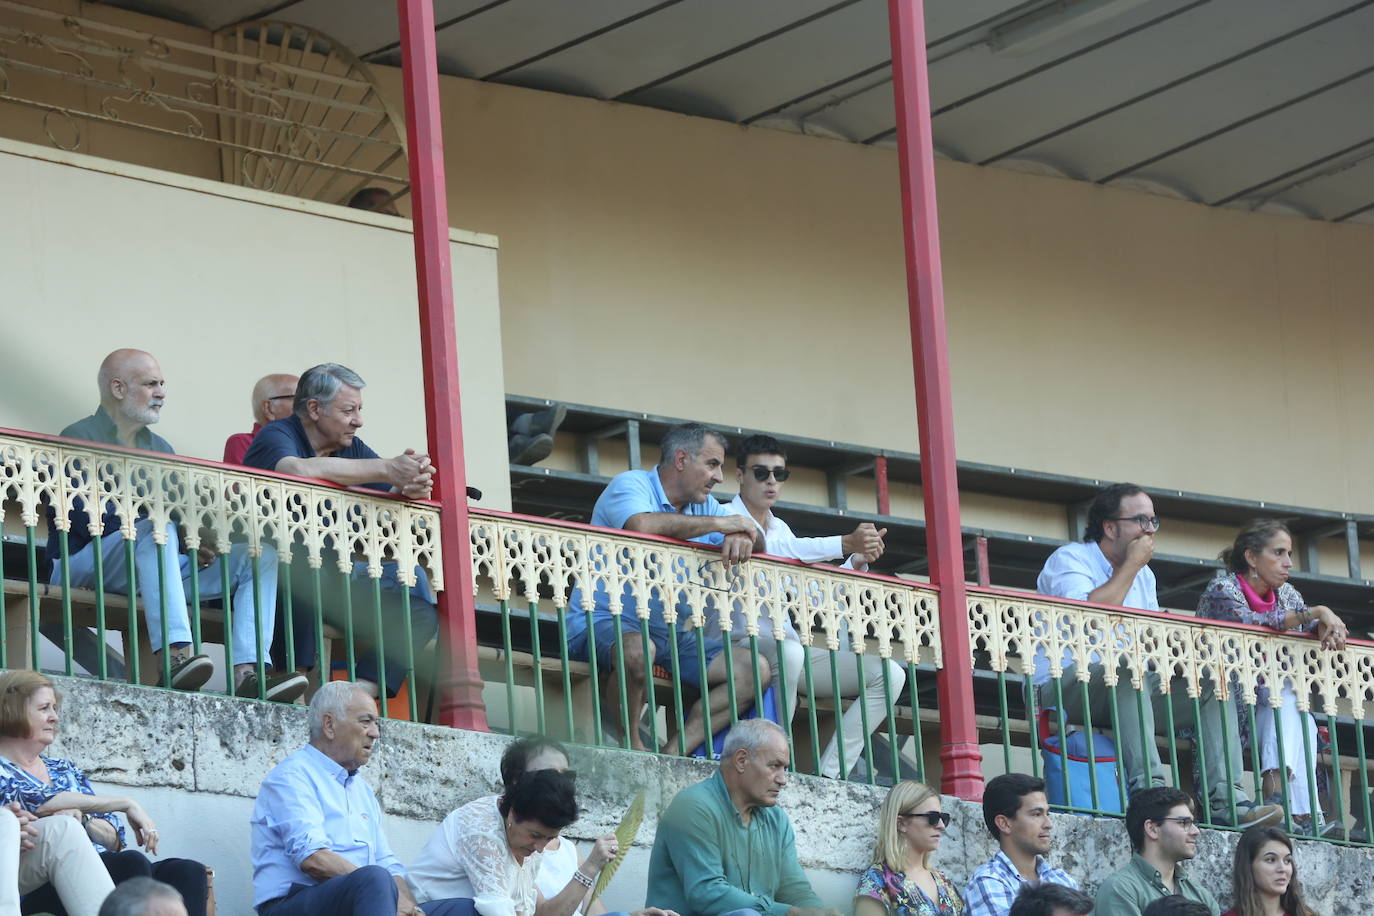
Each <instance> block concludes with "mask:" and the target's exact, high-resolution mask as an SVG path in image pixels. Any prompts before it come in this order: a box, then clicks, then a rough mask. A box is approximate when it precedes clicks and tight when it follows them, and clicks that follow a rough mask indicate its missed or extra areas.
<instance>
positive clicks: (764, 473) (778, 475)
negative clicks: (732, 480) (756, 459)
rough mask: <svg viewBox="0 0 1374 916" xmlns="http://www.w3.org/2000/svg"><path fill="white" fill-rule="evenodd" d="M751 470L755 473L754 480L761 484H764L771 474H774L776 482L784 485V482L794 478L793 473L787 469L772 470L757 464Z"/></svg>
mask: <svg viewBox="0 0 1374 916" xmlns="http://www.w3.org/2000/svg"><path fill="white" fill-rule="evenodd" d="M749 470H751V471H753V472H754V479H755V480H757V481H758V482H759V483H763V482H764V481H765V480H767V479H768V475H769V474H772V475H773V479H774V480H776V481H777V482H778V483H782V482H783V481H784V480H786V479H787V478H789V477H791V476H792V472H791V471H789V470H787V468H770V467H765V466H764V465H762V464H756V465H754V466H753V467H751V468H750V469H749Z"/></svg>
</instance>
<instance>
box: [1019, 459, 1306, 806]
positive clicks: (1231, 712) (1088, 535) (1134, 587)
mask: <svg viewBox="0 0 1374 916" xmlns="http://www.w3.org/2000/svg"><path fill="white" fill-rule="evenodd" d="M1158 531H1159V517H1158V516H1156V515H1155V508H1154V502H1153V501H1152V500H1151V499H1150V495H1149V494H1148V493H1146V492H1145V491H1144V490H1143V489H1141V488H1140V487H1138V486H1136V485H1135V484H1132V483H1118V484H1112V485H1111V486H1109V487H1107V488H1106V489H1104V490H1102V491H1101V492H1100V493H1098V494H1097V496H1096V497H1094V498H1093V501H1092V504H1091V505H1090V506H1089V507H1088V524H1087V527H1086V529H1085V530H1084V533H1083V540H1082V541H1078V542H1074V543H1069V544H1065V545H1064V546H1062V547H1060V548H1059V549H1058V550H1056V551H1055V552H1054V553H1053V554H1051V555H1050V558H1049V559H1048V560H1046V561H1045V567H1044V568H1043V569H1042V570H1041V571H1040V576H1039V578H1038V579H1037V581H1036V590H1037V591H1039V592H1040V594H1042V595H1053V596H1055V597H1058V598H1071V599H1074V600H1077V601H1092V602H1096V603H1098V604H1110V605H1116V606H1118V607H1127V608H1138V609H1140V610H1145V611H1158V610H1159V599H1158V597H1157V595H1156V593H1155V574H1154V572H1153V571H1151V569H1150V565H1149V564H1150V559H1151V558H1152V557H1153V556H1154V552H1155V534H1156V533H1157V532H1158ZM1036 629H1037V634H1038V635H1042V634H1044V633H1045V632H1046V631H1047V629H1048V622H1047V621H1044V620H1038V621H1036ZM1061 665H1062V668H1063V671H1062V673H1061V674H1060V676H1059V681H1058V688H1059V690H1058V691H1056V684H1055V680H1054V678H1053V677H1052V676H1051V672H1050V660H1049V655H1048V654H1047V653H1046V651H1045V649H1044V647H1043V646H1039V647H1037V648H1036V651H1035V660H1034V676H1033V682H1034V690H1033V692H1034V699H1035V703H1036V707H1037V708H1038V709H1048V710H1054V709H1056V708H1057V707H1058V703H1059V699H1060V697H1061V696H1062V700H1063V704H1064V708H1063V718H1064V721H1065V723H1066V724H1073V725H1085V724H1086V723H1085V722H1084V716H1083V708H1084V706H1085V705H1086V706H1087V707H1088V717H1089V718H1090V719H1091V720H1092V725H1093V727H1094V728H1102V727H1110V726H1111V725H1112V722H1113V717H1112V708H1111V703H1112V697H1113V695H1114V696H1115V698H1116V711H1115V712H1116V719H1115V721H1116V724H1117V727H1118V728H1119V730H1120V731H1119V733H1118V737H1119V739H1120V747H1121V760H1120V761H1118V766H1120V767H1122V769H1123V771H1124V775H1125V777H1126V789H1127V792H1128V793H1129V794H1130V795H1132V796H1134V795H1135V794H1136V793H1137V792H1140V791H1142V790H1144V789H1147V788H1150V787H1151V786H1162V785H1163V784H1164V777H1165V772H1166V771H1165V768H1164V765H1163V764H1162V762H1161V760H1160V756H1159V746H1158V744H1157V743H1156V742H1155V740H1154V737H1153V736H1154V735H1155V734H1156V732H1155V720H1156V719H1159V718H1164V717H1166V716H1167V715H1168V712H1169V710H1167V709H1166V708H1165V705H1164V704H1165V703H1169V704H1171V706H1172V712H1173V721H1174V724H1175V725H1176V726H1177V727H1178V728H1185V727H1190V728H1192V729H1193V730H1194V733H1195V734H1197V736H1198V740H1199V742H1200V743H1201V745H1202V756H1203V757H1204V758H1205V760H1206V769H1207V772H1206V773H1205V774H1204V778H1203V782H1204V783H1205V785H1206V787H1207V796H1208V807H1209V808H1210V821H1209V822H1210V823H1213V824H1221V825H1226V826H1235V825H1240V824H1244V825H1252V824H1270V823H1274V822H1276V821H1277V820H1278V819H1279V818H1280V817H1282V816H1283V810H1282V809H1281V808H1279V807H1278V806H1277V805H1256V804H1255V803H1254V802H1252V801H1251V800H1250V796H1249V795H1247V794H1246V792H1245V790H1244V788H1243V787H1242V785H1241V782H1242V775H1243V770H1242V766H1243V764H1242V760H1243V759H1244V755H1243V754H1242V753H1241V746H1240V729H1239V723H1238V721H1237V719H1236V712H1235V707H1234V705H1231V704H1228V705H1227V706H1226V707H1225V708H1223V707H1222V704H1221V703H1219V702H1217V696H1216V690H1215V685H1214V684H1213V683H1212V682H1211V681H1210V680H1207V679H1204V680H1203V681H1202V695H1201V696H1200V697H1199V698H1198V700H1197V705H1196V708H1197V710H1198V712H1199V714H1200V716H1201V721H1200V722H1199V721H1195V720H1194V701H1193V700H1192V698H1190V697H1189V695H1188V688H1187V685H1186V684H1185V683H1184V682H1183V681H1182V679H1175V683H1173V684H1171V685H1170V691H1169V694H1168V695H1167V696H1165V695H1163V694H1162V693H1161V692H1160V683H1159V675H1158V674H1157V673H1155V672H1154V671H1150V672H1148V673H1147V674H1146V675H1145V678H1144V682H1143V686H1142V688H1141V691H1143V693H1144V696H1143V697H1142V696H1138V694H1139V693H1140V692H1141V691H1138V690H1137V689H1136V688H1135V687H1134V686H1133V685H1132V676H1131V670H1130V669H1129V668H1128V667H1127V666H1126V664H1125V663H1124V662H1123V663H1122V664H1121V665H1120V666H1119V667H1118V669H1117V684H1116V688H1115V691H1113V690H1112V689H1111V688H1110V687H1108V685H1107V682H1106V673H1107V672H1106V666H1105V665H1103V664H1102V663H1101V656H1100V655H1099V654H1098V653H1097V652H1093V653H1092V655H1091V656H1090V659H1089V666H1088V671H1089V679H1088V680H1087V681H1080V680H1079V679H1078V673H1077V672H1078V668H1077V665H1076V663H1075V661H1074V658H1073V653H1072V651H1071V650H1070V649H1068V648H1066V649H1065V650H1064V654H1063V657H1062V659H1061ZM1084 691H1086V693H1087V698H1086V702H1085V699H1084V696H1083V693H1084ZM1142 701H1143V702H1142ZM1057 718H1058V716H1057V715H1052V716H1051V720H1052V721H1054V720H1056V719H1057ZM1142 734H1143V735H1145V736H1147V740H1145V741H1142V740H1141V735H1142ZM1175 740H1176V739H1175ZM1233 800H1234V802H1235V813H1234V817H1233V816H1232V809H1231V803H1232V801H1233ZM1054 801H1056V802H1058V801H1060V800H1059V799H1055V800H1054ZM1073 803H1074V804H1075V805H1076V806H1084V807H1086V806H1090V805H1091V803H1092V800H1091V799H1079V798H1074V799H1073Z"/></svg>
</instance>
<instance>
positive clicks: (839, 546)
mask: <svg viewBox="0 0 1374 916" xmlns="http://www.w3.org/2000/svg"><path fill="white" fill-rule="evenodd" d="M725 511H726V513H727V514H729V515H743V516H746V517H748V518H751V519H754V527H755V528H757V529H759V531H760V532H762V534H763V542H764V546H765V549H766V550H767V551H768V552H769V553H771V554H772V555H773V556H775V557H789V558H791V559H793V560H801V561H802V562H803V563H824V562H825V561H826V560H834V559H838V558H839V557H842V556H844V538H843V537H842V536H841V535H838V534H833V535H831V536H830V537H824V538H799V537H797V536H796V535H795V534H793V533H792V529H791V528H790V527H789V526H788V524H787V522H784V521H783V520H782V519H780V518H778V517H777V516H776V515H774V514H773V512H772V510H769V512H768V527H767V528H765V527H763V526H762V525H760V524H759V521H758V519H756V518H754V517H753V516H752V515H750V514H749V507H748V506H746V505H745V504H744V498H743V497H741V496H736V497H735V498H734V500H732V501H731V502H730V504H729V505H728V506H726V507H725ZM844 568H845V569H858V570H861V571H864V572H867V570H868V564H866V563H864V562H863V560H862V558H859V555H858V554H857V553H856V554H854V556H852V557H850V558H849V559H847V560H845V562H844Z"/></svg>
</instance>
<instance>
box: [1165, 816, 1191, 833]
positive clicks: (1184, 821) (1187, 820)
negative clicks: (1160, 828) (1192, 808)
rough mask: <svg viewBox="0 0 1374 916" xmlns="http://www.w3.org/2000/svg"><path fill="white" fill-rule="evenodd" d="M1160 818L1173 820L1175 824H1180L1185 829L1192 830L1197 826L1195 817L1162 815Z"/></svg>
mask: <svg viewBox="0 0 1374 916" xmlns="http://www.w3.org/2000/svg"><path fill="white" fill-rule="evenodd" d="M1158 820H1161V821H1173V822H1174V823H1175V824H1178V825H1179V826H1180V827H1182V828H1183V829H1184V830H1192V829H1193V828H1194V827H1196V826H1197V818H1195V817H1161V818H1158Z"/></svg>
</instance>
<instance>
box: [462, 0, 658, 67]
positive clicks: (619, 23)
mask: <svg viewBox="0 0 1374 916" xmlns="http://www.w3.org/2000/svg"><path fill="white" fill-rule="evenodd" d="M681 2H682V0H664V2H662V3H659V4H658V5H656V6H651V7H649V8H648V9H645V10H640V11H639V12H638V13H635V14H633V15H630V16H626V17H624V18H623V19H618V20H616V21H615V22H612V23H610V24H609V25H603V26H602V27H601V28H599V29H593V30H592V31H590V32H588V33H587V34H585V35H579V36H577V37H576V38H574V39H571V40H569V41H565V42H563V43H562V44H560V45H555V46H554V47H552V48H549V49H548V50H547V51H541V52H539V53H538V54H535V55H533V56H532V57H527V58H525V59H524V60H522V61H517V62H515V63H513V64H511V65H509V66H506V67H502V68H501V69H500V70H493V71H492V72H490V73H488V74H486V75H485V76H479V77H477V78H478V79H479V80H493V79H496V78H497V77H498V76H505V75H506V74H507V73H510V72H512V71H514V70H519V69H520V68H521V67H527V66H529V65H530V64H533V63H536V62H538V61H541V60H544V59H545V58H546V57H552V56H553V55H555V54H558V53H559V52H562V51H566V50H568V49H569V48H575V47H577V46H578V45H580V44H583V43H585V42H588V41H591V40H592V39H594V38H600V37H601V36H602V35H605V34H606V33H607V32H614V31H615V30H616V29H619V28H623V27H624V26H627V25H630V24H631V23H634V22H638V21H639V20H641V19H647V18H648V17H649V16H652V15H654V14H655V13H658V12H661V11H662V10H665V9H667V8H668V7H670V6H677V5H678V4H679V3H681Z"/></svg>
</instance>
